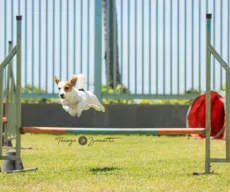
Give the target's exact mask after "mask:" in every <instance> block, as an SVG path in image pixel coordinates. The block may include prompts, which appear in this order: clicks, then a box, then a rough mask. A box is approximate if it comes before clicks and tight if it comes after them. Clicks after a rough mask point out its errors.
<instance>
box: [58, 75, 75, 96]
mask: <svg viewBox="0 0 230 192" xmlns="http://www.w3.org/2000/svg"><path fill="white" fill-rule="evenodd" d="M54 80H55V82H56V84H57V86H58V90H59V97H61V98H62V99H65V98H66V97H68V95H71V93H72V90H73V87H74V86H75V85H76V83H77V77H76V76H73V77H72V79H71V80H69V81H60V80H59V79H58V78H57V77H56V76H54Z"/></svg>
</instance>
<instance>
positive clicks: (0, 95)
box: [0, 69, 4, 156]
mask: <svg viewBox="0 0 230 192" xmlns="http://www.w3.org/2000/svg"><path fill="white" fill-rule="evenodd" d="M3 70H4V69H0V156H2V135H3V122H2V118H3V74H4V73H3Z"/></svg>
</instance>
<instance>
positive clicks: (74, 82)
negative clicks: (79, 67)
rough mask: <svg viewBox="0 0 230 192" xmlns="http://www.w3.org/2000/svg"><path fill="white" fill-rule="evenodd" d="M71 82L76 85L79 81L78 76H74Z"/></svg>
mask: <svg viewBox="0 0 230 192" xmlns="http://www.w3.org/2000/svg"><path fill="white" fill-rule="evenodd" d="M70 83H71V84H72V85H73V86H75V85H76V83H77V76H73V77H72V79H71V80H70Z"/></svg>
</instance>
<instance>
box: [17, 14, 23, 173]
mask: <svg viewBox="0 0 230 192" xmlns="http://www.w3.org/2000/svg"><path fill="white" fill-rule="evenodd" d="M16 20H17V72H16V73H17V82H16V114H17V115H16V157H17V160H16V170H20V169H21V167H20V160H21V135H20V129H21V20H22V16H16Z"/></svg>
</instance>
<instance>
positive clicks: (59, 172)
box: [0, 134, 230, 192]
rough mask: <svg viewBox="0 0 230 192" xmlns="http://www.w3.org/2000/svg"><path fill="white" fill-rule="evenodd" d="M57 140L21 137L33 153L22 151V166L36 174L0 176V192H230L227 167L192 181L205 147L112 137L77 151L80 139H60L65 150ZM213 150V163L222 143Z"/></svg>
mask: <svg viewBox="0 0 230 192" xmlns="http://www.w3.org/2000/svg"><path fill="white" fill-rule="evenodd" d="M57 137H58V136H54V135H30V134H26V135H23V136H22V145H23V147H32V148H33V149H31V150H23V151H22V157H23V164H24V166H25V168H32V167H38V170H37V171H33V172H26V173H13V174H7V173H2V174H0V177H1V178H0V179H1V184H0V191H19V192H20V191H93V192H98V191H119V192H120V191H121V192H123V191H138V192H139V191H141V192H142V191H143V192H144V191H183V192H185V191H186V192H187V191H213V192H216V191H230V165H229V164H213V166H212V169H213V170H214V171H215V174H213V175H202V176H193V175H192V173H193V172H194V171H203V170H204V151H205V150H204V141H198V140H193V139H190V140H187V139H186V137H184V136H183V137H166V136H161V137H156V136H115V137H118V138H116V139H114V140H113V142H95V143H94V144H93V145H92V146H88V145H84V146H82V145H79V144H78V141H77V140H78V138H79V136H77V135H76V136H73V135H72V136H69V135H65V136H62V137H64V138H62V140H72V141H73V142H72V144H71V145H70V146H69V143H68V142H61V141H60V140H59V141H60V142H59V143H58V140H57ZM90 137H91V136H87V138H88V139H90ZM106 137H108V136H105V135H101V136H93V139H94V140H103V139H105V138H106ZM109 137H111V136H109ZM74 140H75V141H74ZM212 149H213V150H212V156H213V157H224V154H225V153H224V150H225V142H224V141H212ZM1 163H2V162H1Z"/></svg>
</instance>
